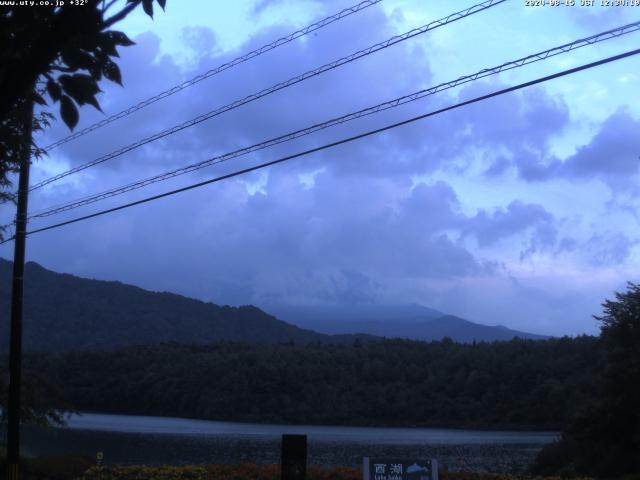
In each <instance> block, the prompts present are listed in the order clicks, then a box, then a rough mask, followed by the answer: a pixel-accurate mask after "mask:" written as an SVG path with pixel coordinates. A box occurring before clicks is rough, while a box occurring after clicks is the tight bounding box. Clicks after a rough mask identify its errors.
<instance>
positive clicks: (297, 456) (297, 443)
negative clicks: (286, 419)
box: [280, 434, 307, 480]
mask: <svg viewBox="0 0 640 480" xmlns="http://www.w3.org/2000/svg"><path fill="white" fill-rule="evenodd" d="M280 462H281V472H280V478H281V480H304V479H305V478H307V436H306V435H287V434H285V435H282V459H281V461H280Z"/></svg>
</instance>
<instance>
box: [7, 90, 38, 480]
mask: <svg viewBox="0 0 640 480" xmlns="http://www.w3.org/2000/svg"><path fill="white" fill-rule="evenodd" d="M20 110H21V112H20V114H21V116H22V119H23V121H24V123H23V125H24V140H23V142H22V145H20V149H21V151H20V178H19V180H18V206H17V213H16V234H15V244H14V251H13V285H12V290H11V334H10V345H9V402H8V409H7V410H8V417H9V418H8V425H7V467H8V469H9V472H8V473H9V474H8V477H9V480H18V478H19V475H20V471H19V470H20V380H21V378H20V377H21V367H22V294H23V277H24V254H25V243H26V238H27V235H26V232H27V201H28V197H29V167H30V165H31V128H32V122H33V100H32V99H31V98H29V99H27V100H25V101H24V104H23V105H22V106H21V108H20Z"/></svg>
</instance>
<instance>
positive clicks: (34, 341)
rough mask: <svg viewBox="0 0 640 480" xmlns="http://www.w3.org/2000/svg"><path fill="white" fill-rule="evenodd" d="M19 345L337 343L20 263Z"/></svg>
mask: <svg viewBox="0 0 640 480" xmlns="http://www.w3.org/2000/svg"><path fill="white" fill-rule="evenodd" d="M12 267H13V263H12V262H9V261H7V260H4V259H0V286H1V287H0V351H6V350H7V348H8V344H9V343H8V336H9V312H10V307H9V306H10V286H11V271H12ZM24 302H25V303H24V327H23V342H24V348H25V350H43V351H62V350H72V349H73V350H76V349H84V348H111V347H120V346H126V345H134V344H153V343H160V342H167V341H175V342H180V343H210V342H215V341H220V340H235V341H244V342H251V343H283V342H289V341H291V340H293V341H294V342H297V343H310V342H321V343H341V342H353V341H354V340H355V338H356V337H354V336H349V335H338V336H328V335H324V334H321V333H316V332H312V331H310V330H305V329H302V328H299V327H297V326H295V325H290V324H288V323H285V322H283V321H281V320H278V319H277V318H275V317H273V316H271V315H269V314H267V313H265V312H264V311H262V310H260V309H259V308H257V307H254V306H243V307H229V306H219V305H214V304H212V303H205V302H201V301H199V300H194V299H191V298H187V297H183V296H181V295H176V294H173V293H166V292H165V293H157V292H150V291H147V290H143V289H142V288H138V287H135V286H131V285H125V284H123V283H120V282H106V281H99V280H90V279H86V278H80V277H76V276H73V275H68V274H61V273H56V272H52V271H50V270H47V269H45V268H43V267H42V266H40V265H38V264H37V263H34V262H28V263H27V264H26V266H25V295H24Z"/></svg>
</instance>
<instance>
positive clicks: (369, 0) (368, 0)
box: [45, 0, 382, 150]
mask: <svg viewBox="0 0 640 480" xmlns="http://www.w3.org/2000/svg"><path fill="white" fill-rule="evenodd" d="M381 1H382V0H365V1H363V2H360V3H358V4H357V5H353V6H352V7H348V8H345V9H344V10H341V11H340V12H338V13H336V14H334V15H330V16H328V17H326V18H323V19H322V20H320V21H318V22H315V23H313V24H311V25H308V26H306V27H304V28H302V29H300V30H297V31H295V32H293V33H290V34H289V35H287V36H284V37H282V38H279V39H277V40H275V41H273V42H271V43H268V44H266V45H263V46H261V47H260V48H257V49H255V50H252V51H251V52H249V53H246V54H244V55H242V56H240V57H237V58H234V59H233V60H231V61H229V62H226V63H223V64H222V65H219V66H217V67H215V68H213V69H211V70H209V71H207V72H205V73H203V74H200V75H197V76H195V77H193V78H192V79H190V80H187V81H185V82H182V83H181V84H179V85H176V86H174V87H172V88H170V89H168V90H165V91H164V92H160V93H158V94H157V95H154V96H153V97H150V98H147V99H146V100H143V101H141V102H140V103H137V104H135V105H133V106H131V107H129V108H127V109H125V110H122V111H120V112H118V113H116V114H113V115H111V116H109V117H107V118H105V119H103V120H100V121H99V122H96V123H94V124H93V125H89V126H88V127H86V128H83V129H82V130H78V131H77V132H75V133H72V134H71V135H68V136H66V137H64V138H62V139H60V140H58V141H56V142H54V143H52V144H51V145H48V146H47V147H45V150H53V149H54V148H56V147H59V146H60V145H63V144H65V143H67V142H70V141H71V140H75V139H76V138H79V137H82V136H84V135H86V134H87V133H90V132H93V131H94V130H97V129H99V128H101V127H104V126H105V125H108V124H110V123H112V122H115V121H116V120H119V119H121V118H124V117H126V116H128V115H131V114H132V113H134V112H137V111H138V110H141V109H143V108H145V107H148V106H149V105H151V104H153V103H155V102H157V101H158V100H162V99H163V98H167V97H170V96H171V95H173V94H175V93H178V92H180V91H181V90H184V89H185V88H188V87H191V86H192V85H195V84H196V83H198V82H201V81H203V80H206V79H207V78H210V77H213V76H214V75H217V74H218V73H221V72H224V71H225V70H228V69H230V68H232V67H235V66H236V65H240V64H241V63H244V62H246V61H248V60H251V59H252V58H255V57H258V56H260V55H262V54H263V53H267V52H269V51H271V50H274V49H275V48H278V47H280V46H282V45H286V44H287V43H291V42H293V41H294V40H296V39H298V38H300V37H303V36H305V35H307V34H309V33H311V32H315V31H316V30H319V29H321V28H323V27H326V26H327V25H330V24H332V23H334V22H337V21H338V20H341V19H343V18H345V17H348V16H350V15H352V14H354V13H357V12H360V11H361V10H364V9H365V8H368V7H370V6H372V5H375V4H377V3H380V2H381Z"/></svg>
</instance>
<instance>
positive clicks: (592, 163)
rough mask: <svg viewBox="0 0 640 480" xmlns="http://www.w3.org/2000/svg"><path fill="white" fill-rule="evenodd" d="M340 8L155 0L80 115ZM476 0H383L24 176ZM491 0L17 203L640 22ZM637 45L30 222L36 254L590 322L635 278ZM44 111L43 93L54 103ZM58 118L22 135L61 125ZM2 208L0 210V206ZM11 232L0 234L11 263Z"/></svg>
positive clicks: (60, 199)
mask: <svg viewBox="0 0 640 480" xmlns="http://www.w3.org/2000/svg"><path fill="white" fill-rule="evenodd" d="M355 3H356V2H355V1H353V0H351V1H349V0H339V1H338V0H327V1H312V0H295V1H294V0H257V1H249V0H244V1H237V2H211V1H207V0H182V1H180V2H178V1H177V0H168V1H167V7H166V11H165V12H162V11H159V10H158V9H157V7H156V9H157V10H158V11H156V13H155V16H154V19H153V20H152V19H150V18H148V17H147V16H145V15H144V14H143V13H142V11H140V12H135V13H134V14H132V15H130V16H129V17H128V18H127V19H126V20H125V21H123V22H121V23H120V24H118V25H117V28H118V29H120V30H122V31H124V32H126V33H127V34H128V35H129V36H130V37H131V38H132V39H134V40H135V42H136V45H135V46H132V47H127V48H121V49H120V55H121V58H120V59H119V62H118V63H119V65H120V68H121V71H122V76H123V84H124V86H123V87H120V86H118V85H116V84H114V83H109V82H106V81H105V82H102V83H101V88H102V90H103V93H101V94H100V96H99V101H100V104H101V105H102V108H103V111H104V114H103V113H100V112H98V111H96V110H94V109H93V108H92V107H90V106H86V107H83V108H82V110H81V120H80V124H79V125H78V127H77V129H81V128H83V127H84V126H88V125H90V124H92V123H94V122H96V121H99V120H100V119H102V118H104V117H105V115H110V114H113V113H117V112H119V111H121V110H122V109H124V108H127V107H128V106H130V105H132V104H134V103H137V102H139V101H141V100H144V99H146V98H147V97H149V96H151V95H154V94H156V93H159V92H161V91H164V90H166V89H168V88H171V87H173V86H174V85H177V84H179V83H181V82H183V81H185V80H188V79H190V78H192V77H194V76H196V75H199V74H201V73H203V72H205V71H208V70H210V69H212V68H215V67H216V66H218V65H220V64H222V63H225V62H228V61H230V60H231V59H233V58H235V57H238V56H240V55H242V54H243V53H246V52H248V51H250V50H253V49H255V48H258V47H260V46H262V45H264V44H266V43H269V42H271V41H273V40H275V39H277V38H279V37H282V36H284V35H287V34H288V33H291V32H293V31H295V30H297V29H299V28H302V27H304V26H306V25H308V24H310V23H312V22H314V21H317V20H319V19H321V18H323V17H326V16H328V15H331V14H333V13H336V12H338V11H340V10H342V9H343V8H346V7H348V6H351V5H353V4H355ZM474 3H476V2H473V1H467V0H456V1H455V2H435V1H425V0H383V1H382V2H381V3H380V4H377V5H375V6H372V7H369V8H367V9H364V10H363V11H361V12H360V13H358V14H355V15H351V16H349V17H347V18H345V19H343V20H341V21H338V22H335V23H333V24H332V25H330V26H327V27H325V28H323V29H320V30H318V31H316V32H314V33H312V34H310V35H308V36H305V37H303V38H301V39H298V40H296V41H294V42H292V43H289V44H287V45H284V46H282V47H279V48H277V49H275V50H273V51H270V52H268V53H266V54H264V55H261V56H259V57H257V58H255V59H253V60H251V61H248V62H245V63H243V64H241V65H239V66H237V67H234V68H232V69H229V70H227V71H225V72H223V73H221V74H219V75H216V76H213V77H211V78H209V79H207V80H204V81H202V82H199V83H198V84H196V85H194V86H192V87H189V88H186V89H184V90H182V91H181V92H179V93H178V94H176V95H173V96H171V97H170V98H167V99H164V100H161V101H159V102H156V103H154V104H153V105H152V106H150V107H147V108H145V109H142V110H140V111H138V112H135V113H134V114H132V115H130V116H128V117H126V118H125V119H122V120H119V121H117V122H114V123H112V124H110V125H108V126H107V127H105V128H102V129H99V130H96V131H95V132H92V133H91V134H89V135H86V136H83V137H81V138H79V139H77V140H74V141H72V142H69V143H66V144H65V145H63V146H61V147H59V148H56V149H54V150H51V151H50V152H49V155H48V157H45V158H44V159H42V160H40V161H37V162H35V163H34V165H33V169H32V175H31V178H32V183H35V182H37V181H39V180H43V179H46V178H48V177H50V176H52V175H54V174H57V173H60V172H63V171H66V170H68V169H69V168H72V167H73V166H76V165H79V164H82V163H85V162H87V161H90V160H93V159H95V158H97V157H99V156H101V155H104V154H106V153H109V152H111V151H113V150H116V149H118V148H120V147H122V146H125V145H128V144H130V143H132V142H134V141H136V140H138V139H140V138H144V137H146V136H149V135H152V134H154V133H156V132H159V131H161V130H164V129H166V128H170V127H172V126H174V125H176V124H179V123H181V122H183V121H186V120H188V119H191V118H193V117H195V116H198V115H201V114H203V113H205V112H209V111H211V110H213V109H216V108H218V107H220V106H223V105H226V104H229V103H231V102H233V101H235V100H238V99H241V98H244V97H245V96H247V95H250V94H252V93H255V92H258V91H260V90H262V89H264V88H267V87H270V86H272V85H274V84H276V83H279V82H281V81H284V80H287V79H289V78H291V77H293V76H296V75H299V74H301V73H303V72H305V71H307V70H310V69H313V68H315V67H317V66H320V65H323V64H326V63H328V62H331V61H333V60H336V59H338V58H341V57H344V56H346V55H349V54H351V53H353V52H355V51H358V50H360V49H363V48H366V47H368V46H370V45H372V44H375V43H378V42H381V41H384V40H386V39H388V38H390V37H393V36H394V35H398V34H402V33H404V32H406V31H409V30H411V29H413V28H416V27H420V26H422V25H425V24H427V23H429V22H431V21H433V20H437V19H439V18H442V17H445V16H447V15H448V14H450V13H453V12H454V11H457V10H461V9H464V8H466V7H469V6H471V5H473V4H474ZM580 3H581V2H579V1H578V2H576V5H574V6H565V5H562V6H557V7H552V6H550V5H547V6H543V7H529V6H526V5H525V2H524V0H523V1H520V0H509V1H507V2H505V3H504V4H500V5H497V6H495V7H493V8H490V9H488V10H486V11H484V12H480V13H477V14H474V15H472V16H469V17H468V18H464V19H461V20H458V21H456V22H454V23H451V24H448V25H445V26H443V27H440V28H437V29H435V30H433V31H431V32H428V33H425V34H422V35H419V36H417V37H414V38H412V39H409V40H406V41H404V42H401V43H399V44H396V45H394V46H392V47H389V48H387V49H385V50H383V51H380V52H377V53H375V54H373V55H369V56H367V57H364V58H362V59H359V60H356V61H354V62H352V63H350V64H348V65H345V66H342V67H340V68H336V69H334V70H331V71H329V72H327V73H324V74H323V75H319V76H317V77H313V78H310V79H308V80H305V81H304V82H301V83H299V84H297V85H295V86H292V87H289V88H286V89H283V90H281V91H279V92H277V93H274V94H272V95H269V96H267V97H265V98H262V99H260V100H257V101H255V102H251V103H249V104H246V105H243V106H241V107H239V108H237V109H234V110H232V111H230V112H228V113H225V114H223V115H220V116H217V117H215V118H213V119H210V120H208V121H205V122H202V123H200V124H199V125H197V126H195V127H193V128H189V129H186V130H183V131H181V132H179V133H176V134H173V135H170V136H168V137H165V138H163V139H162V140H159V141H157V142H153V143H150V144H148V145H146V146H144V147H142V148H139V149H137V150H135V151H133V152H129V153H127V154H125V155H123V156H121V157H119V158H117V159H114V160H111V161H109V162H105V163H104V164H102V165H100V166H97V167H94V168H91V169H88V170H85V171H83V172H82V173H79V174H76V175H72V176H68V177H66V178H65V179H63V180H60V181H58V182H55V183H53V184H51V185H48V186H47V187H45V188H43V189H41V190H38V191H35V192H33V194H32V195H31V198H30V211H31V212H35V211H37V210H41V209H44V208H47V207H49V206H52V205H57V204H61V203H64V202H67V201H70V200H74V199H77V198H80V197H84V196H87V195H90V194H92V193H95V192H100V191H103V190H107V189H109V188H113V187H116V186H119V185H123V184H126V183H129V182H131V181H134V180H138V179H143V178H146V177H149V176H151V175H155V174H158V173H161V172H164V171H167V170H170V169H173V168H179V167H180V166H184V165H188V164H191V163H195V162H198V161H201V160H204V159H206V158H210V157H212V156H215V155H220V154H223V153H226V152H229V151H232V150H235V149H238V148H242V147H244V146H248V145H251V144H253V143H257V142H261V141H263V140H266V139H269V138H272V137H275V136H278V135H282V134H285V133H288V132H291V131H294V130H297V129H299V128H302V127H305V126H309V125H313V124H315V123H318V122H322V121H324V120H327V119H330V118H333V117H336V116H341V115H344V114H347V113H350V112H353V111H357V110H359V109H362V108H366V107H368V106H372V105H376V104H378V103H381V102H384V101H387V100H391V99H393V98H396V97H399V96H402V95H407V94H410V93H413V92H415V91H418V90H420V89H424V88H428V87H430V86H434V85H437V84H439V83H442V82H446V81H449V80H453V79H456V78H458V77H460V76H462V75H468V74H472V73H475V72H476V71H479V70H482V69H484V68H489V67H493V66H497V65H500V64H502V63H504V62H507V61H510V60H515V59H518V58H520V57H524V56H527V55H530V54H533V53H536V52H539V51H542V50H545V49H548V48H552V47H555V46H558V45H561V44H564V43H568V42H571V41H573V40H576V39H579V38H584V37H587V36H590V35H593V34H596V33H599V32H602V31H605V30H608V29H611V28H615V27H617V26H621V25H624V24H627V23H630V22H634V21H638V20H640V7H628V6H625V7H622V6H617V7H599V6H594V7H582V6H580ZM639 40H640V33H631V34H629V35H626V36H623V37H620V38H617V39H612V40H607V41H605V42H602V43H600V44H597V45H591V46H588V47H585V48H582V49H579V50H576V51H572V52H569V53H566V54H562V55H558V56H555V57H553V58H549V59H547V60H545V61H543V62H538V63H535V64H532V65H528V66H525V67H522V68H518V69H514V70H511V71H509V72H505V73H502V74H499V75H494V76H491V77H487V78H484V79H482V80H478V81H474V82H471V83H468V84H466V85H464V86H461V87H456V88H454V89H451V90H447V91H445V92H440V93H438V94H436V95H433V96H429V97H427V98H424V99H421V100H418V101H415V102H412V103H410V104H407V105H404V106H401V107H398V108H395V109H391V110H387V111H385V112H382V113H378V114H376V115H371V116H369V117H366V118H363V119H359V120H357V121H353V122H349V123H346V124H343V125H340V126H337V127H333V128H329V129H326V130H323V131H321V132H318V133H315V134H313V135H310V136H307V137H303V138H301V139H297V140H295V141H291V142H287V143H284V144H281V145H278V146H275V147H270V148H268V149H265V150H262V151H260V152H256V153H253V154H251V155H247V156H243V157H240V158H236V159H233V160H231V161H228V162H225V163H223V164H219V165H216V166H213V167H208V168H205V169H202V170H199V171H197V172H193V173H190V174H188V175H183V176H180V177H177V178H174V179H172V180H169V181H165V182H160V183H158V184H156V185H153V186H150V187H146V188H144V189H140V190H137V191H135V192H130V193H128V194H127V195H123V196H119V197H116V198H113V199H110V200H108V201H104V202H100V203H96V204H93V205H91V206H88V207H84V208H81V209H77V210H73V211H71V212H66V213H64V214H61V215H56V216H52V217H49V218H45V219H36V220H34V221H32V222H31V228H32V229H33V228H39V227H43V226H46V225H49V224H52V223H57V222H59V221H63V220H66V219H71V218H74V217H76V216H78V215H85V214H88V213H92V212H95V211H98V210H101V209H103V208H107V207H112V206H117V205H120V204H122V203H125V202H128V201H133V200H136V199H140V198H144V197H146V196H149V195H152V194H156V193H161V192H164V191H168V190H171V189H174V188H178V187H181V186H185V185H188V184H191V183H195V182H198V181H202V180H205V179H208V178H212V177H214V176H218V175H222V174H225V173H229V172H233V171H235V170H238V169H241V168H245V167H248V166H251V165H256V164H258V163H262V162H266V161H269V160H273V159H276V158H279V157H282V156H285V155H290V154H293V153H296V152H300V151H303V150H306V149H309V148H313V147H317V146H320V145H323V144H326V143H330V142H334V141H336V140H340V139H342V138H345V137H348V136H351V135H356V134H358V133H362V132H365V131H368V130H372V129H375V128H379V127H382V126H385V125H388V124H392V123H395V122H399V121H401V120H404V119H407V118H410V117H414V116H418V115H421V114H424V113H427V112H430V111H433V110H437V109H439V108H443V107H446V106H449V105H452V104H455V103H458V102H460V101H463V100H467V99H471V98H474V97H477V96H479V95H484V94H487V93H490V92H492V91H495V90H499V89H502V88H506V87H508V86H512V85H516V84H519V83H522V82H526V81H528V80H532V79H535V78H538V77H542V76H545V75H550V74H552V73H555V72H557V71H560V70H564V69H568V68H572V67H576V66H579V65H582V64H585V63H589V62H593V61H596V60H599V59H602V58H605V57H608V56H612V55H615V54H618V53H623V52H626V51H629V50H632V49H635V48H637V47H638V42H639ZM639 66H640V57H639V56H635V57H631V58H627V59H623V60H620V61H617V62H615V63H612V64H607V65H604V66H600V67H597V68H594V69H590V70H587V71H584V72H580V73H577V74H574V75H570V76H566V77H562V78H559V79H555V80H552V81H549V82H546V83H544V84H540V85H537V86H532V87H529V88H526V89H523V90H520V91H517V92H512V93H509V94H506V95H501V96H499V97H495V98H492V99H489V100H486V101H482V102H479V103H476V104H473V105H470V106H467V107H463V108H459V109H456V110H452V111H449V112H446V113H443V114H439V115H436V116H433V117H430V118H427V119H424V120H421V121H418V122H414V123H412V124H409V125H405V126H402V127H398V128H395V129H392V130H388V131H386V132H384V133H381V134H378V135H375V136H370V137H367V138H364V139H361V140H358V141H354V142H351V143H348V144H344V145H341V146H337V147H334V148H331V149H326V150H323V151H321V152H318V153H315V154H311V155H307V156H303V157H300V158H297V159H295V160H292V161H289V162H286V163H284V164H280V165H277V166H273V167H270V168H267V169H263V170H259V171H256V172H252V173H250V174H247V175H243V176H238V177H234V178H232V179H229V180H226V181H223V182H219V183H215V184H211V185H208V186H205V187H202V188H198V189H194V190H190V191H188V192H185V193H182V194H179V195H175V196H171V197H168V198H164V199H161V200H158V201H154V202H150V203H147V204H144V205H140V206H136V207H133V208H130V209H127V210H122V211H119V212H115V213H112V214H109V215H105V216H102V217H99V218H95V219H91V220H87V221H84V222H80V223H76V224H73V225H69V226H65V227H61V228H58V229H54V230H50V231H47V232H42V233H37V234H34V235H32V236H30V237H29V239H28V245H27V258H28V260H31V261H36V262H38V263H40V264H42V265H43V266H45V267H46V268H49V269H51V270H55V271H59V272H65V273H71V274H74V275H79V276H83V277H89V278H96V279H104V280H119V281H122V282H125V283H130V284H134V285H138V286H140V287H143V288H146V289H150V290H156V291H171V292H176V293H180V294H183V295H187V296H191V297H195V298H199V299H202V300H205V301H212V302H215V303H219V304H231V305H242V304H249V303H251V304H257V305H260V306H263V307H265V308H267V310H268V306H269V305H353V304H374V305H375V304H380V305H399V304H410V303H418V304H422V305H425V306H429V307H432V308H436V309H438V310H441V311H444V312H447V313H450V314H454V315H458V316H461V317H464V318H466V319H468V320H471V321H475V322H478V323H483V324H487V325H496V324H501V325H505V326H507V327H510V328H515V329H519V330H525V331H529V332H533V333H540V334H550V335H577V334H583V333H587V334H594V333H597V331H598V323H597V321H595V320H594V319H593V318H592V315H597V314H599V313H601V311H602V309H601V303H602V302H603V301H604V300H605V299H607V298H612V297H613V294H614V292H615V291H624V290H625V288H626V287H625V286H626V283H627V282H628V281H635V282H638V281H640V279H639V274H638V272H639V271H640V269H639V268H638V267H639V266H640V229H639V225H640V217H639V216H638V207H640V198H639V195H638V191H639V190H638V180H639V179H640V175H639V174H640V169H639V165H640V136H639V135H638V130H639V129H640V98H639V96H638V94H637V92H638V91H639V89H638V87H639V86H640V73H639V72H640V70H639V68H638V67H639ZM56 110H57V106H54V107H51V111H53V112H55V111H56ZM68 133H69V132H68V129H67V128H66V127H65V126H64V124H63V122H61V121H57V122H54V124H53V126H52V127H51V128H50V129H49V130H47V131H45V132H43V133H41V134H40V135H39V137H38V138H37V141H38V143H39V144H40V145H43V146H44V145H48V144H49V143H51V142H53V141H55V140H57V139H59V138H62V137H64V136H66V135H67V134H68ZM12 216H13V212H12V211H11V208H9V207H8V206H6V205H5V206H3V207H2V209H1V210H0V219H1V220H3V221H4V222H3V223H6V221H11V219H12ZM12 254H13V246H12V244H4V245H2V246H0V256H2V257H4V258H8V259H10V258H11V257H12Z"/></svg>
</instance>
